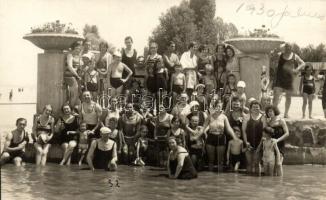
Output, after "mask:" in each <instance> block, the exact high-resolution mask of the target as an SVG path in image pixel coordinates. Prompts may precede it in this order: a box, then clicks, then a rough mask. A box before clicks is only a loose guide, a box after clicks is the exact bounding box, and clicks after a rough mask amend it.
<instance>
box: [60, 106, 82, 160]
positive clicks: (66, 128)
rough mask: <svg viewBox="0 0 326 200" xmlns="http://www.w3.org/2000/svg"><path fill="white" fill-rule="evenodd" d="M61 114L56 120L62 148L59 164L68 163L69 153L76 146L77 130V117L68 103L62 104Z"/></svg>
mask: <svg viewBox="0 0 326 200" xmlns="http://www.w3.org/2000/svg"><path fill="white" fill-rule="evenodd" d="M61 110H62V112H63V115H62V117H60V119H59V120H58V122H57V127H58V128H59V129H60V140H61V147H62V149H63V152H64V153H63V158H62V161H61V162H60V165H64V164H65V163H66V162H67V163H66V164H67V165H70V160H71V154H72V152H73V151H74V148H75V147H76V146H77V130H78V128H79V125H78V120H77V117H75V116H74V115H72V113H71V108H70V106H69V105H63V106H62V108H61Z"/></svg>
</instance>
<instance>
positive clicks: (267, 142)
mask: <svg viewBox="0 0 326 200" xmlns="http://www.w3.org/2000/svg"><path fill="white" fill-rule="evenodd" d="M273 134H274V129H273V128H272V127H265V128H264V131H263V138H262V140H261V142H260V144H259V146H258V147H257V150H256V153H257V154H259V152H260V151H261V150H263V157H262V161H263V165H264V172H265V175H266V176H273V175H274V168H275V165H278V166H279V165H280V159H281V157H280V155H281V153H280V150H279V148H278V146H277V143H276V142H274V141H273V139H272V135H273ZM280 167H282V166H280Z"/></svg>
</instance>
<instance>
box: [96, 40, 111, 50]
mask: <svg viewBox="0 0 326 200" xmlns="http://www.w3.org/2000/svg"><path fill="white" fill-rule="evenodd" d="M101 45H104V47H105V48H106V49H108V48H109V44H108V42H107V41H104V40H103V41H101V42H100V44H99V45H98V46H99V47H101Z"/></svg>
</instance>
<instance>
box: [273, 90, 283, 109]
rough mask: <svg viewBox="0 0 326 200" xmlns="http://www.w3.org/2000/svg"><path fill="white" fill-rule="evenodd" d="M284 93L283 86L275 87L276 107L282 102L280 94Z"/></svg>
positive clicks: (274, 102)
mask: <svg viewBox="0 0 326 200" xmlns="http://www.w3.org/2000/svg"><path fill="white" fill-rule="evenodd" d="M281 94H282V89H281V88H278V87H276V88H274V97H273V105H274V106H275V107H278V104H279V103H280V96H281Z"/></svg>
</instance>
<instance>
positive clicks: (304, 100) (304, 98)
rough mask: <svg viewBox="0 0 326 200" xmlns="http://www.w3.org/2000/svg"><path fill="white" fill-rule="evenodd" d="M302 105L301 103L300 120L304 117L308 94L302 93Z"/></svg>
mask: <svg viewBox="0 0 326 200" xmlns="http://www.w3.org/2000/svg"><path fill="white" fill-rule="evenodd" d="M302 97H303V103H302V119H304V118H305V117H306V107H307V101H308V94H306V93H303V94H302Z"/></svg>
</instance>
